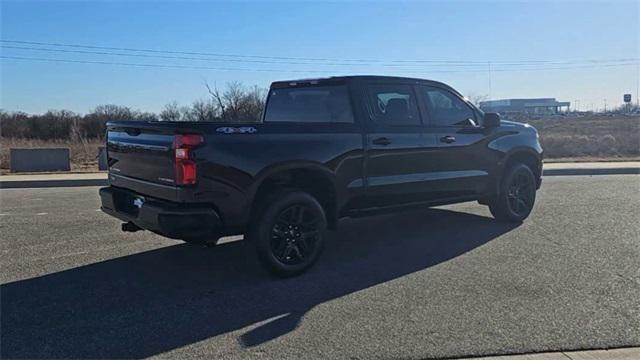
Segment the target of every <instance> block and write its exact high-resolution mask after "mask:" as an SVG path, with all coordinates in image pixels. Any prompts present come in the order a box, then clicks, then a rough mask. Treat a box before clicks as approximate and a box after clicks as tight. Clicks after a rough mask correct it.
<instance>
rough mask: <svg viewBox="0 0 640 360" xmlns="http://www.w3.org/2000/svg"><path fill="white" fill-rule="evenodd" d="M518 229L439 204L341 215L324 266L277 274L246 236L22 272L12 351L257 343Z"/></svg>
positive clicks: (10, 321) (82, 354) (14, 299)
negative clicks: (330, 306)
mask: <svg viewBox="0 0 640 360" xmlns="http://www.w3.org/2000/svg"><path fill="white" fill-rule="evenodd" d="M513 228H514V225H509V224H502V223H498V222H496V221H494V220H493V219H491V218H487V217H482V216H478V215H472V214H468V213H459V212H453V211H449V210H440V209H428V210H422V211H415V212H409V213H401V214H394V215H385V216H378V217H374V218H369V219H360V220H345V221H343V222H341V224H340V232H338V233H336V234H335V235H334V236H333V239H331V240H330V241H329V243H328V244H327V247H326V249H325V253H324V255H323V257H322V259H321V260H320V262H319V264H318V265H316V267H314V268H312V269H311V271H310V272H308V273H306V274H303V275H302V276H299V277H296V278H291V279H277V278H273V277H271V276H269V275H268V274H267V273H266V272H264V271H263V270H262V268H261V267H260V265H259V264H258V263H257V261H256V259H255V258H254V256H253V253H252V252H250V251H249V250H247V249H246V247H245V246H243V244H242V243H241V242H235V243H229V244H225V245H221V246H217V247H214V248H210V249H207V248H202V247H198V246H191V245H187V244H182V243H178V244H177V245H174V246H169V247H165V248H161V249H157V250H152V251H147V252H143V253H138V254H133V255H129V256H125V257H120V258H116V259H112V260H107V261H103V262H99V263H94V264H90V265H86V266H80V267H77V268H73V269H70V270H66V271H61V272H58V273H53V274H48V275H45V276H41V277H37V278H33V279H27V280H22V281H16V282H13V283H8V284H5V285H2V287H1V289H0V291H1V295H2V304H1V305H2V313H1V316H2V318H1V319H2V321H1V330H2V344H1V355H2V357H3V358H140V357H147V356H152V355H156V354H160V353H163V352H166V351H169V350H172V349H176V348H180V347H183V346H186V345H189V344H193V343H196V342H199V341H202V340H205V339H208V338H211V337H215V336H218V335H223V334H227V333H230V332H235V333H234V334H231V335H230V336H232V337H234V338H237V339H238V341H240V343H241V345H242V346H244V347H252V346H256V345H260V344H263V343H265V342H267V341H270V340H273V339H275V338H278V337H279V336H282V335H285V334H287V333H289V332H291V331H293V330H294V329H295V328H296V326H298V324H299V322H300V321H301V319H302V317H303V316H304V314H305V313H307V312H308V311H309V310H311V309H312V308H313V307H315V306H316V305H319V304H321V303H323V302H326V301H330V300H332V299H336V298H339V297H342V296H345V295H348V294H351V293H354V292H356V291H359V290H363V289H366V288H369V287H372V286H375V285H378V284H382V283H385V282H387V281H390V280H393V279H396V278H399V277H402V276H404V275H407V274H411V273H414V272H418V271H423V270H425V269H428V268H429V267H431V266H434V265H436V264H439V263H442V262H444V261H447V260H449V259H452V258H455V257H457V256H460V255H462V254H464V253H466V252H468V251H471V250H473V249H475V248H477V247H479V246H481V245H483V244H485V243H487V242H489V241H490V240H492V239H494V238H496V237H498V236H500V235H501V234H503V233H505V232H508V231H510V230H511V229H513ZM227 350H228V349H227ZM220 351H222V350H220Z"/></svg>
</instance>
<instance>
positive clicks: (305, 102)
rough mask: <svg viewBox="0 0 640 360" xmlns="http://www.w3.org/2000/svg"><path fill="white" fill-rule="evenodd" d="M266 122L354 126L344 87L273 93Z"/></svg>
mask: <svg viewBox="0 0 640 360" xmlns="http://www.w3.org/2000/svg"><path fill="white" fill-rule="evenodd" d="M264 121H265V122H301V123H353V112H352V110H351V102H350V100H349V92H348V89H347V87H346V85H333V86H309V87H300V88H284V89H272V90H271V91H270V93H269V100H268V102H267V109H266V111H265V116H264Z"/></svg>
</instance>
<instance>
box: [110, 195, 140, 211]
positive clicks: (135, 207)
mask: <svg viewBox="0 0 640 360" xmlns="http://www.w3.org/2000/svg"><path fill="white" fill-rule="evenodd" d="M113 203H114V205H115V207H116V211H119V212H123V213H125V214H127V215H131V216H138V212H139V211H140V208H141V207H142V204H144V198H143V197H141V196H137V195H133V194H128V193H116V194H115V195H114V197H113Z"/></svg>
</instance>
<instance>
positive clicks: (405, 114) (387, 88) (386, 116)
mask: <svg viewBox="0 0 640 360" xmlns="http://www.w3.org/2000/svg"><path fill="white" fill-rule="evenodd" d="M369 93H370V97H371V102H372V108H373V115H374V118H375V120H376V121H377V122H379V123H383V124H385V125H390V126H406V125H420V116H419V115H418V106H417V102H416V99H415V94H414V92H413V88H412V86H410V85H402V84H398V85H396V84H384V85H382V84H380V85H378V84H372V85H370V86H369Z"/></svg>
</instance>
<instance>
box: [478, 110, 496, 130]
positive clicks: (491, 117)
mask: <svg viewBox="0 0 640 360" xmlns="http://www.w3.org/2000/svg"><path fill="white" fill-rule="evenodd" d="M482 120H483V121H482V123H483V125H484V127H485V128H488V129H492V128H497V127H498V126H500V114H498V113H485V114H484V118H483V119H482Z"/></svg>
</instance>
